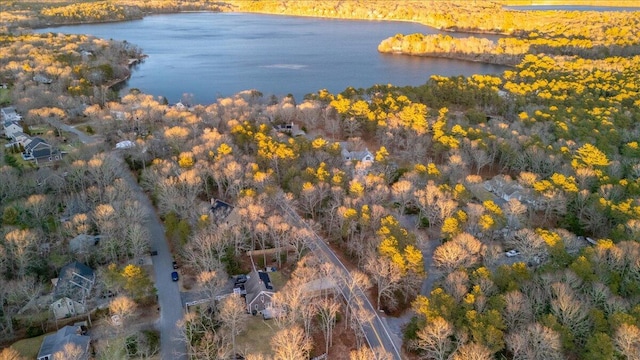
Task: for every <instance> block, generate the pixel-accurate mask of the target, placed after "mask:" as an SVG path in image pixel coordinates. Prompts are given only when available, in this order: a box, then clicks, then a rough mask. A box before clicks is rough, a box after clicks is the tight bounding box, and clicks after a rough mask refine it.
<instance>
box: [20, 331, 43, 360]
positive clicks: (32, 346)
mask: <svg viewBox="0 0 640 360" xmlns="http://www.w3.org/2000/svg"><path fill="white" fill-rule="evenodd" d="M50 334H53V333H50ZM47 335H49V334H44V335H40V336H36V337H33V338H30V339H22V340H18V341H16V342H14V343H13V344H12V345H11V347H12V348H14V349H15V350H16V351H17V352H19V353H20V355H22V356H23V357H24V358H25V359H35V358H36V357H37V356H38V351H40V345H42V341H44V337H45V336H47Z"/></svg>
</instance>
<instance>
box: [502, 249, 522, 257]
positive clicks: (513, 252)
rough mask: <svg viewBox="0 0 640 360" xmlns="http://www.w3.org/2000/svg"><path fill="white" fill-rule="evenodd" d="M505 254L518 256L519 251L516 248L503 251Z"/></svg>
mask: <svg viewBox="0 0 640 360" xmlns="http://www.w3.org/2000/svg"><path fill="white" fill-rule="evenodd" d="M505 255H507V257H514V256H518V255H520V251H518V250H509V251H507V252H506V253H505Z"/></svg>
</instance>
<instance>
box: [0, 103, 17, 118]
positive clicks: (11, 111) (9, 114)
mask: <svg viewBox="0 0 640 360" xmlns="http://www.w3.org/2000/svg"><path fill="white" fill-rule="evenodd" d="M0 115H2V120H3V121H20V120H22V116H20V115H19V114H18V113H17V112H16V108H14V107H13V106H9V107H5V108H2V109H0Z"/></svg>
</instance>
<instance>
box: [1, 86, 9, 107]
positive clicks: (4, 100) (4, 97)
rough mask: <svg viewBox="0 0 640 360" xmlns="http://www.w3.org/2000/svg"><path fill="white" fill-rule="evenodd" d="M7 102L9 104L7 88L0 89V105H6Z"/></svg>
mask: <svg viewBox="0 0 640 360" xmlns="http://www.w3.org/2000/svg"><path fill="white" fill-rule="evenodd" d="M9 104H11V97H10V96H9V89H0V106H6V105H9Z"/></svg>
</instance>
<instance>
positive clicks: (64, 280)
mask: <svg viewBox="0 0 640 360" xmlns="http://www.w3.org/2000/svg"><path fill="white" fill-rule="evenodd" d="M94 280H95V274H94V272H93V270H92V269H91V268H90V267H88V266H87V265H84V264H81V263H79V262H77V261H74V262H72V263H69V264H67V265H65V266H64V267H63V268H62V269H60V275H58V283H57V284H56V289H55V292H54V294H55V298H56V299H58V298H61V297H64V296H67V297H70V298H72V299H78V298H82V295H83V292H82V290H84V291H85V292H87V293H88V292H89V291H90V290H91V287H93V282H94Z"/></svg>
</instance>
